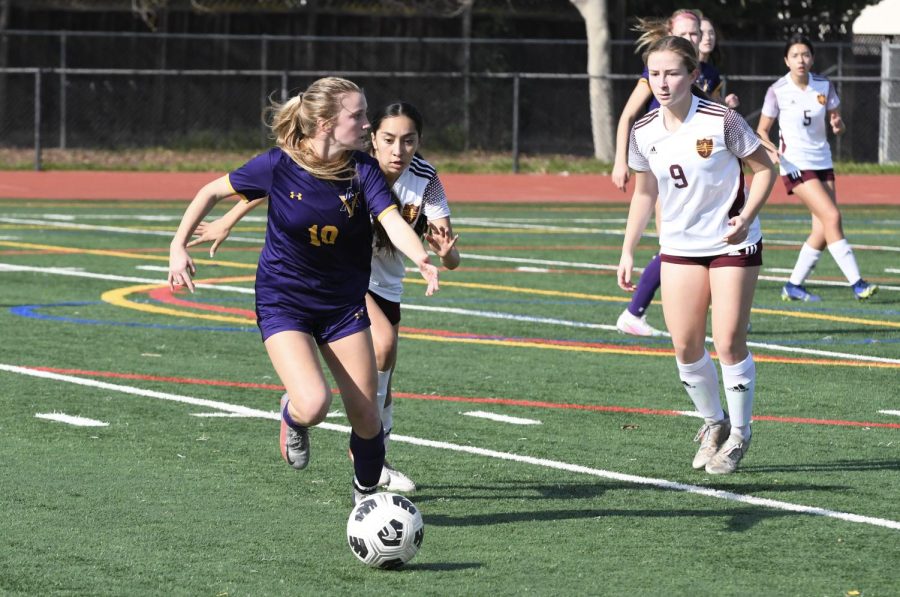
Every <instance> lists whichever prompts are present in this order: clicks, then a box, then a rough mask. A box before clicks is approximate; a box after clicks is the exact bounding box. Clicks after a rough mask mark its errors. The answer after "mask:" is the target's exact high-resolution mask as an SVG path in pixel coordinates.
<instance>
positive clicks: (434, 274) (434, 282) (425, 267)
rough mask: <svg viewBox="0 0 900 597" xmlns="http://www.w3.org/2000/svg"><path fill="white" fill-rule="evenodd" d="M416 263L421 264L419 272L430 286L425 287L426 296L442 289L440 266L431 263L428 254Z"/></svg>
mask: <svg viewBox="0 0 900 597" xmlns="http://www.w3.org/2000/svg"><path fill="white" fill-rule="evenodd" d="M416 265H418V266H419V273H420V274H422V277H423V278H424V279H425V281H426V282H428V288H426V289H425V296H431V295H432V294H434V293H435V292H437V291H438V290H440V285H439V284H438V268H436V267H435V266H433V265H432V264H431V261H430V260H429V259H428V255H426V256H425V257H424V258H423V259H422V260H421V261H419V262H418V263H417V264H416Z"/></svg>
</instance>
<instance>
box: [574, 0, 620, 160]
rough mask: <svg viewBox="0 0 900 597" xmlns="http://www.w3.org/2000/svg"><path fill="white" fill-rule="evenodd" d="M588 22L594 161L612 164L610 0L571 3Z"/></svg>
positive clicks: (581, 0) (613, 143)
mask: <svg viewBox="0 0 900 597" xmlns="http://www.w3.org/2000/svg"><path fill="white" fill-rule="evenodd" d="M571 2H572V4H574V5H575V7H576V8H577V9H578V12H580V13H581V16H582V18H584V25H585V30H586V31H587V40H588V76H589V77H590V83H589V93H590V102H591V131H592V133H593V137H594V157H595V158H597V159H598V160H600V161H603V162H612V161H613V159H614V157H615V139H614V137H613V133H612V131H613V126H612V123H613V114H612V85H611V83H610V80H609V79H607V78H606V77H607V75H609V62H610V61H609V24H608V23H607V14H606V0H571Z"/></svg>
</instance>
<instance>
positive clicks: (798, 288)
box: [781, 282, 858, 303]
mask: <svg viewBox="0 0 900 597" xmlns="http://www.w3.org/2000/svg"><path fill="white" fill-rule="evenodd" d="M857 296H858V295H857ZM781 300H783V301H803V302H804V303H817V302H819V301H821V300H822V297H820V296H819V295H818V294H813V293H811V292H808V291H807V290H806V288H804V287H803V285H802V284H791V283H790V282H788V283H786V284H785V285H784V287H782V289H781Z"/></svg>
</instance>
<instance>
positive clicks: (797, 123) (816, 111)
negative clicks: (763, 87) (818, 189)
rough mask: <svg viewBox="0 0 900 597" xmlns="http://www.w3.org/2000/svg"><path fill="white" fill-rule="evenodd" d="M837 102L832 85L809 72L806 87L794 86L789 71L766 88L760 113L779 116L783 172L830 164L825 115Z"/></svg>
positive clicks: (781, 168)
mask: <svg viewBox="0 0 900 597" xmlns="http://www.w3.org/2000/svg"><path fill="white" fill-rule="evenodd" d="M840 105H841V100H840V98H838V96H837V93H836V92H835V90H834V85H832V84H831V81H829V80H828V78H827V77H823V76H821V75H815V74H810V75H809V83H808V84H807V86H806V89H800V88H799V87H797V85H795V84H794V82H793V81H792V80H791V74H790V73H788V74H786V75H785V76H783V77H781V78H780V79H778V80H777V81H775V83H773V84H772V86H771V87H769V90H768V91H766V100H765V102H763V107H762V114H763V116H768V117H769V118H777V119H778V129H779V132H778V136H779V138H780V140H781V142H780V145H781V153H782V155H783V156H784V157H783V160H782V164H781V166H780V170H781V174H782V175H785V174H787V173H788V172H790V171H795V170H827V169H829V168H831V167H832V161H831V147H830V146H829V145H828V134H827V130H826V120H827V118H826V115H827V113H828V111H829V110H834V109H836V108H837V107H838V106H840ZM792 166H793V167H792Z"/></svg>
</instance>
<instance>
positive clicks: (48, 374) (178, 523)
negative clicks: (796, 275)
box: [0, 200, 900, 597]
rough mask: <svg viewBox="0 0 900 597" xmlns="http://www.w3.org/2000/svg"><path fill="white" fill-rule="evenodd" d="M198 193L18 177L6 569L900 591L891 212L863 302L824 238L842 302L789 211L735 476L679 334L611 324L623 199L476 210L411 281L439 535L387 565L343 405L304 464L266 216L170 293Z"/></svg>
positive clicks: (239, 588)
mask: <svg viewBox="0 0 900 597" xmlns="http://www.w3.org/2000/svg"><path fill="white" fill-rule="evenodd" d="M184 206H185V204H183V203H181V204H175V203H160V202H121V203H118V202H59V201H57V202H40V201H10V200H4V201H0V337H2V344H0V409H2V412H3V413H4V414H3V417H2V418H0V513H2V514H0V553H2V554H3V557H0V594H3V595H51V594H65V595H134V594H145V595H148V594H149V595H210V596H234V595H254V596H255V595H349V594H355V595H365V594H371V595H494V596H499V595H523V594H532V595H714V594H715V595H811V596H812V595H815V596H855V595H864V596H866V597H871V596H878V595H885V596H887V595H898V594H900V572H898V571H900V506H898V504H900V383H898V382H900V265H898V258H900V242H898V238H900V235H898V232H900V213H898V209H897V208H896V207H866V208H862V207H855V208H844V209H843V213H844V227H845V231H846V233H847V237H848V238H849V240H850V242H851V243H853V244H854V245H855V247H856V248H855V251H856V255H857V258H858V260H859V262H860V267H861V269H862V270H863V273H864V275H865V276H866V277H867V279H869V280H870V281H874V282H876V283H878V284H880V285H881V287H882V288H881V290H880V291H879V293H878V294H877V295H876V296H875V297H874V298H873V299H872V300H870V301H868V302H865V303H861V302H857V301H856V300H855V299H854V298H853V296H852V294H851V292H850V290H849V289H848V288H847V287H846V286H845V284H844V283H843V282H842V279H841V276H840V272H839V270H838V268H837V267H836V266H835V264H834V262H833V260H832V259H831V258H830V256H828V255H827V254H826V255H825V256H823V258H822V261H821V262H820V265H819V267H818V268H817V270H816V273H815V275H814V277H813V280H812V282H811V283H810V284H809V288H810V289H811V290H814V291H815V292H817V293H820V294H821V295H822V297H823V302H821V303H818V304H811V303H808V304H796V303H791V304H788V303H782V302H781V301H780V299H779V290H780V288H781V285H782V284H783V281H784V279H785V278H786V276H787V271H786V270H788V268H790V267H792V265H793V263H794V259H795V257H796V253H797V250H798V248H799V244H800V242H802V240H803V239H804V238H805V234H806V231H807V230H808V226H809V217H808V214H807V213H806V211H805V210H803V209H802V208H800V207H770V208H767V209H766V210H765V211H764V214H763V230H764V235H765V240H766V243H767V244H766V249H765V255H764V260H765V266H764V269H763V271H762V273H761V280H760V283H759V288H758V291H757V294H756V301H755V304H754V314H753V320H752V324H753V330H752V333H751V335H750V340H751V342H752V343H753V344H752V347H751V349H752V350H753V352H754V354H755V357H756V362H757V371H758V375H759V379H758V389H757V396H756V408H755V415H756V421H755V424H754V436H753V438H754V443H753V447H752V448H751V449H750V451H749V453H748V455H747V457H746V459H745V460H744V462H743V465H742V467H741V468H740V469H739V472H738V473H737V474H734V475H731V476H728V477H725V478H711V477H710V476H708V475H706V474H705V473H703V472H695V471H693V470H692V469H691V467H690V463H691V458H692V457H693V453H694V451H695V449H696V444H693V443H692V442H691V439H692V438H693V436H694V433H695V432H696V430H697V428H698V426H699V424H700V420H699V419H697V418H695V417H693V416H691V413H690V411H691V410H692V405H691V403H690V401H689V400H688V398H687V396H686V394H685V393H684V392H683V390H682V389H681V384H680V382H679V380H678V378H677V374H676V369H675V363H674V357H673V356H672V353H671V350H670V348H671V347H670V344H669V343H668V339H667V338H651V339H638V338H632V337H626V336H623V335H620V334H618V333H616V331H615V329H614V324H615V321H616V318H617V316H618V314H619V313H620V312H621V310H622V309H623V308H624V305H625V302H626V300H627V299H626V297H625V295H624V293H622V292H621V291H619V290H618V288H617V287H616V284H615V276H614V268H615V265H616V264H617V263H618V258H619V247H620V246H621V241H622V237H621V230H622V228H623V227H624V217H625V214H626V207H625V206H624V205H563V204H559V205H557V204H554V205H458V206H454V208H453V209H454V211H453V218H454V223H455V228H456V229H457V232H459V233H460V241H459V248H460V251H461V253H462V255H463V261H462V266H461V267H460V269H459V270H457V271H454V272H448V273H446V274H444V275H443V277H442V289H441V291H440V293H439V294H437V295H436V296H434V297H431V298H425V297H424V296H423V294H424V286H423V285H422V284H420V283H418V281H417V280H415V279H410V283H409V284H408V285H407V294H406V298H405V301H404V310H403V322H402V324H401V325H402V326H403V328H402V338H401V342H400V363H399V366H398V368H397V371H396V374H395V376H394V391H395V397H396V399H397V405H396V407H395V421H396V426H395V439H394V442H393V443H392V444H391V448H390V451H389V455H390V458H391V460H392V461H393V462H394V464H395V465H396V466H397V467H398V468H399V469H401V470H403V471H404V472H406V473H408V474H409V475H410V476H411V477H412V478H413V479H414V480H415V481H416V482H417V483H418V485H419V490H418V491H417V492H416V493H414V494H412V495H411V496H410V497H411V498H412V500H413V501H414V502H415V503H416V504H417V505H418V506H419V508H420V509H421V511H422V513H423V516H424V519H425V525H426V529H425V540H424V544H423V547H422V550H421V552H420V553H419V555H418V556H417V557H416V559H415V560H413V562H412V563H410V564H409V565H408V566H407V567H405V568H404V569H402V570H400V571H395V572H385V571H376V570H370V569H367V568H365V567H364V566H363V565H361V564H360V563H359V562H357V561H356V559H355V558H354V556H353V555H352V553H351V552H350V550H349V548H348V546H347V542H346V538H345V531H344V529H345V525H346V519H347V515H348V513H349V511H350V477H351V474H352V470H351V466H350V463H349V460H348V458H347V441H348V437H347V431H348V429H347V422H346V418H344V417H343V416H342V407H341V404H340V400H339V399H336V400H335V403H334V405H333V409H332V410H333V413H332V414H333V415H334V416H333V417H330V418H329V419H328V422H327V423H326V424H325V425H323V426H322V427H320V428H317V429H314V430H313V431H312V432H311V439H312V450H313V452H312V462H311V464H310V466H309V468H308V469H307V470H305V471H303V472H300V473H298V472H296V471H294V470H292V469H291V468H290V467H288V466H287V465H285V464H284V463H283V462H282V461H281V460H280V457H279V454H278V447H277V435H278V425H277V415H276V411H277V405H278V399H279V397H280V395H281V391H280V389H279V386H278V383H279V382H278V379H277V378H276V377H275V375H274V372H273V369H272V367H271V366H270V364H269V362H268V359H267V357H266V354H265V351H264V349H263V347H262V344H261V342H260V339H259V335H258V333H257V331H256V328H255V325H254V322H253V320H252V312H253V296H252V287H253V282H252V280H253V274H254V264H255V262H256V257H257V254H258V251H259V247H260V245H261V240H262V236H263V229H264V224H263V222H262V219H261V218H262V217H263V216H264V213H262V212H259V213H254V214H252V216H251V217H250V218H248V219H247V220H245V222H244V223H242V225H240V226H239V227H238V228H237V229H236V230H235V232H234V233H233V236H232V238H231V239H230V240H229V241H227V242H226V243H225V245H224V246H223V247H222V248H221V249H220V251H219V253H218V254H217V255H216V257H215V259H214V260H209V258H208V256H207V255H206V253H205V251H204V250H196V251H195V252H194V255H195V258H196V259H197V262H198V275H197V279H198V280H199V281H201V282H204V281H205V282H206V283H207V284H208V285H206V286H203V287H201V288H200V289H198V291H197V292H196V293H195V294H193V295H190V294H183V293H182V294H177V295H175V296H172V295H170V294H169V293H168V292H167V290H165V289H164V288H163V284H162V283H161V281H162V280H164V278H165V269H166V266H167V262H168V259H167V255H168V243H169V240H170V238H171V234H172V232H173V231H174V229H175V227H176V225H177V221H178V219H180V215H181V213H182V211H183V208H184ZM226 208H227V206H224V205H223V206H221V207H220V208H219V209H218V210H217V212H216V213H223V212H224V211H225V209H226ZM654 240H655V239H653V238H646V239H645V240H644V242H643V243H642V245H641V251H640V253H639V255H638V261H643V260H644V259H645V258H648V257H649V256H650V255H652V253H653V250H654ZM649 320H650V322H651V323H652V324H653V325H655V326H657V327H663V322H662V315H661V310H660V308H659V307H658V305H657V306H655V307H653V308H652V310H651V313H650V315H649ZM484 413H487V414H488V415H490V416H492V417H494V418H484V417H485V415H484ZM54 415H56V416H59V415H67V416H69V417H80V418H81V419H67V420H68V421H69V422H61V421H57V420H52V419H48V418H45V417H46V416H54ZM477 415H481V416H477ZM496 415H500V416H501V417H496ZM503 417H506V418H505V419H504V418H503ZM498 418H499V420H498ZM90 422H94V423H93V424H90V425H89V424H88V423H90ZM74 423H80V424H74ZM100 424H102V426H99V425H100Z"/></svg>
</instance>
